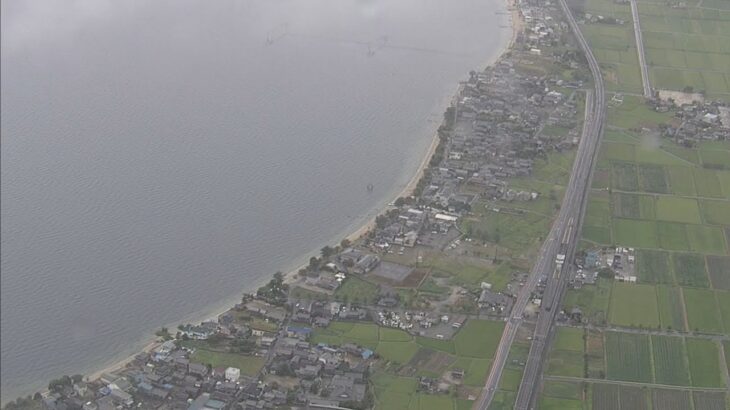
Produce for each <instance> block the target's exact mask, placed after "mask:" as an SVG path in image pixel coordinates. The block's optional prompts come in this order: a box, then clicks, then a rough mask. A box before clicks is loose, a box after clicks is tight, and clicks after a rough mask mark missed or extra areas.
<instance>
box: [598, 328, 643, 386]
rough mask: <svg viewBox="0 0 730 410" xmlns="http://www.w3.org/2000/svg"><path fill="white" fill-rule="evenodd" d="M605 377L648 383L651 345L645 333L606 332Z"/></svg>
mask: <svg viewBox="0 0 730 410" xmlns="http://www.w3.org/2000/svg"><path fill="white" fill-rule="evenodd" d="M605 336H606V363H607V369H606V370H607V371H606V373H607V378H608V379H611V380H626V381H634V382H644V383H650V382H651V381H652V368H651V346H650V344H649V337H648V336H646V335H639V334H632V333H619V332H606V333H605Z"/></svg>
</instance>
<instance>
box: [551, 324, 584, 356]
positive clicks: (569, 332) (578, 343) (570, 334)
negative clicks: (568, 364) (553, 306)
mask: <svg viewBox="0 0 730 410" xmlns="http://www.w3.org/2000/svg"><path fill="white" fill-rule="evenodd" d="M583 344H584V342H583V330H582V329H575V328H572V327H559V328H558V333H557V336H556V338H555V345H554V347H555V349H556V350H572V351H576V352H582V351H583Z"/></svg>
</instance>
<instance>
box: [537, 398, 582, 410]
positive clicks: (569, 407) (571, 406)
mask: <svg viewBox="0 0 730 410" xmlns="http://www.w3.org/2000/svg"><path fill="white" fill-rule="evenodd" d="M540 409H542V410H583V403H582V402H581V401H580V400H571V399H561V398H557V397H542V398H540Z"/></svg>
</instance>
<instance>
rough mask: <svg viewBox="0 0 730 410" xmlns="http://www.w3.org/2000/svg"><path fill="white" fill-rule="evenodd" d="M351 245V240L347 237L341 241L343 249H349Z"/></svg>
mask: <svg viewBox="0 0 730 410" xmlns="http://www.w3.org/2000/svg"><path fill="white" fill-rule="evenodd" d="M350 245H352V244H351V243H350V240H349V239H347V238H345V239H343V240H342V241H340V248H342V249H347V248H349V247H350Z"/></svg>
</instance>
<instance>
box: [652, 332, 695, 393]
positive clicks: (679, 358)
mask: <svg viewBox="0 0 730 410" xmlns="http://www.w3.org/2000/svg"><path fill="white" fill-rule="evenodd" d="M651 347H652V353H653V358H654V375H655V378H656V382H657V383H659V384H674V385H678V386H687V385H689V371H688V369H687V366H686V365H685V356H686V353H685V348H684V340H683V339H682V338H681V337H669V336H651Z"/></svg>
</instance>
